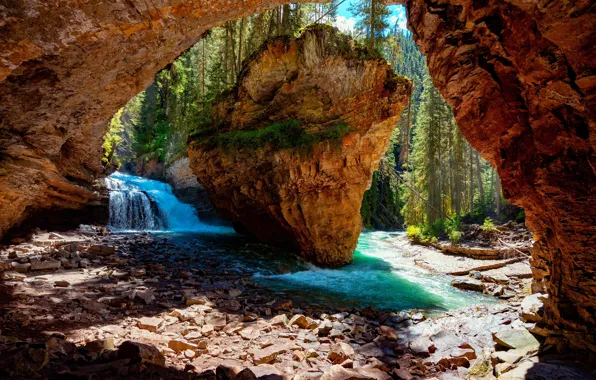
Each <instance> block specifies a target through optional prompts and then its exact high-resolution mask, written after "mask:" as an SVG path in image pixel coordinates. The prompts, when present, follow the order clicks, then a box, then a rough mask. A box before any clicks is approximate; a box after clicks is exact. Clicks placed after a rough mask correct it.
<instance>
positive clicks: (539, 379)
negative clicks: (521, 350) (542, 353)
mask: <svg viewBox="0 0 596 380" xmlns="http://www.w3.org/2000/svg"><path fill="white" fill-rule="evenodd" d="M544 379H569V380H590V379H593V377H592V376H591V375H589V374H588V373H586V372H585V371H583V370H581V369H579V368H577V367H569V366H564V365H559V364H550V363H540V362H539V363H534V362H531V361H525V362H522V363H520V364H518V365H517V366H516V368H513V369H511V370H510V371H508V372H505V373H503V374H502V375H501V376H499V380H544Z"/></svg>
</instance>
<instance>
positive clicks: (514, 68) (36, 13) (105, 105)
mask: <svg viewBox="0 0 596 380" xmlns="http://www.w3.org/2000/svg"><path fill="white" fill-rule="evenodd" d="M287 2H289V1H286V0H209V1H205V0H176V1H175V0H160V1H153V2H142V1H138V0H130V1H124V0H113V1H110V2H96V1H88V2H74V1H70V2H62V3H60V5H57V3H56V2H50V1H44V0H29V1H27V2H18V1H13V2H10V5H5V4H3V5H0V20H1V21H0V46H1V49H0V236H2V235H4V234H5V233H6V231H7V230H8V229H9V228H10V227H11V226H13V225H14V224H16V223H19V222H22V221H23V220H25V219H26V218H27V217H28V216H30V215H32V214H34V213H36V212H42V213H43V212H44V210H61V209H65V208H70V209H82V208H84V205H86V204H89V203H95V202H99V201H100V200H99V197H98V196H97V195H96V194H94V193H93V192H92V191H89V184H90V183H91V182H92V180H93V178H94V177H96V176H97V175H98V174H100V173H101V171H102V167H101V165H100V159H101V155H102V152H101V148H100V147H101V138H102V136H103V134H104V132H105V130H106V126H107V122H108V120H109V118H110V117H111V116H112V115H113V114H114V113H115V112H116V111H117V109H118V108H119V107H121V106H123V105H124V104H125V103H126V101H127V100H128V99H130V98H131V97H132V96H133V95H135V94H136V93H138V92H139V91H141V90H142V89H144V88H145V87H146V86H147V85H148V84H149V83H150V82H151V81H152V78H153V74H154V73H155V72H156V71H158V70H159V69H161V68H163V67H164V66H165V65H166V64H168V63H169V62H171V61H172V60H173V59H174V58H175V57H177V56H178V55H179V54H180V53H181V52H183V51H184V50H186V49H188V48H189V47H190V46H192V45H193V44H194V43H195V42H196V41H198V39H199V38H200V35H201V34H202V33H203V32H204V31H205V30H207V29H209V28H211V27H214V26H216V25H218V24H220V23H223V22H225V21H227V20H231V19H235V18H238V17H242V16H245V15H249V14H253V13H256V12H258V11H260V10H263V9H265V8H267V7H271V6H275V5H279V4H282V3H287ZM385 2H394V3H398V2H399V3H404V4H405V5H406V7H407V8H408V17H409V22H410V28H411V29H412V31H413V33H414V37H415V38H416V40H417V43H418V45H419V46H420V47H421V48H422V50H423V51H424V53H425V54H427V56H428V63H429V66H430V72H431V74H432V76H433V78H434V79H435V84H436V85H437V87H438V88H439V89H440V90H441V92H442V94H443V96H444V97H445V98H446V99H447V101H449V102H450V103H451V105H452V106H453V107H454V111H455V114H456V117H457V119H458V123H459V125H460V127H461V128H462V130H463V132H464V134H465V135H466V137H467V139H468V140H469V141H470V142H471V143H472V145H474V147H476V148H477V149H479V150H480V151H481V152H482V154H483V156H484V157H485V158H486V159H488V160H489V161H490V162H491V163H492V164H493V165H494V166H495V167H496V168H497V169H498V171H499V174H500V176H501V178H502V179H503V188H504V192H505V195H506V196H507V197H508V198H509V199H510V200H511V201H513V202H515V203H516V204H519V205H520V206H523V207H524V208H525V209H526V210H527V215H528V222H529V224H530V226H531V229H532V231H533V232H534V234H535V237H536V239H537V240H538V243H537V244H536V246H535V248H534V250H533V266H534V276H535V278H536V285H537V287H538V288H541V289H546V290H547V291H548V293H549V294H550V295H551V298H549V300H548V302H547V303H546V308H547V310H546V320H547V321H549V323H550V325H551V327H553V328H554V329H562V330H564V331H566V334H567V336H568V337H570V341H571V342H573V343H574V344H577V345H579V346H582V347H586V346H587V345H588V344H591V346H590V347H592V350H595V348H594V347H595V346H596V337H594V331H596V317H595V315H596V287H595V286H594V275H595V273H596V260H595V257H596V252H595V248H594V247H595V246H596V244H595V243H596V241H595V236H596V231H595V228H596V227H595V226H596V176H595V174H594V171H595V169H594V168H596V159H595V154H594V150H595V148H594V146H595V139H596V137H595V136H596V127H595V126H594V123H595V120H596V117H595V114H594V113H595V112H596V111H595V110H596V106H595V105H594V92H595V91H594V88H595V86H596V78H595V75H594V72H595V67H596V62H595V61H596V51H595V49H596V44H595V43H594V41H596V36H595V35H594V34H595V33H596V25H595V24H596V20H595V17H594V13H593V1H591V0H573V1H571V0H569V1H539V0H536V1H527V0H474V1H472V0H440V1H439V0H433V1H431V0H387V1H385ZM5 3H6V2H5Z"/></svg>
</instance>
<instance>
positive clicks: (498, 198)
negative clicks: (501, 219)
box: [495, 173, 501, 215]
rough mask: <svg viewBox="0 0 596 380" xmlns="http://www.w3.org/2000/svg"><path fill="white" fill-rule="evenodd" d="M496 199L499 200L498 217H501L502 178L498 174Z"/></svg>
mask: <svg viewBox="0 0 596 380" xmlns="http://www.w3.org/2000/svg"><path fill="white" fill-rule="evenodd" d="M495 199H496V200H497V215H501V177H499V173H497V184H496V186H495Z"/></svg>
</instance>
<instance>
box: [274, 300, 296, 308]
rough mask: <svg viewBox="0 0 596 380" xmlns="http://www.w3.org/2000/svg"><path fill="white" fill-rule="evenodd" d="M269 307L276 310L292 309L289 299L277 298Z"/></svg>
mask: <svg viewBox="0 0 596 380" xmlns="http://www.w3.org/2000/svg"><path fill="white" fill-rule="evenodd" d="M271 308H272V309H273V310H276V311H280V310H292V301H291V300H277V301H275V302H274V303H273V305H271Z"/></svg>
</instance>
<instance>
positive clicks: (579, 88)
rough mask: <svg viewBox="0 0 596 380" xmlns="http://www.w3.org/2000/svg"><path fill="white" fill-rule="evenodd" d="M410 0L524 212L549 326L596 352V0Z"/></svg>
mask: <svg viewBox="0 0 596 380" xmlns="http://www.w3.org/2000/svg"><path fill="white" fill-rule="evenodd" d="M404 3H405V5H406V7H407V12H408V20H409V27H410V30H411V31H412V32H413V36H414V38H415V40H416V43H417V44H418V46H419V47H420V48H421V50H422V52H423V53H424V54H425V55H426V56H427V62H428V66H429V70H430V73H431V75H432V77H433V80H434V83H435V85H436V86H437V88H438V89H439V90H440V91H441V93H442V95H443V97H444V98H445V99H446V100H447V101H448V102H449V103H450V104H451V105H452V106H453V111H454V114H455V117H456V119H457V122H458V125H459V126H460V128H461V130H462V132H463V133H464V135H465V136H466V138H467V140H468V141H469V142H470V143H471V145H472V146H473V147H474V148H476V149H477V150H478V151H480V153H481V154H482V156H483V157H484V158H485V159H487V160H488V161H489V162H490V163H491V165H493V166H494V167H495V168H497V170H498V172H499V176H500V177H501V180H502V184H503V192H504V195H505V197H506V198H507V199H508V200H509V201H511V202H513V203H515V204H517V205H519V206H521V207H523V208H524V209H525V210H526V216H527V224H528V226H529V227H530V229H531V230H532V232H533V234H534V238H535V240H536V244H535V245H534V247H533V248H532V259H531V265H532V271H533V274H534V291H542V292H548V293H549V295H550V298H549V300H548V301H547V302H546V304H545V306H546V316H547V320H548V323H549V327H550V329H551V330H553V332H554V333H555V334H558V333H560V332H561V330H564V332H565V334H564V335H565V336H566V338H568V339H567V342H566V343H568V344H570V345H571V346H574V347H575V348H590V349H591V350H592V351H596V345H595V335H594V334H596V280H595V275H596V175H595V169H596V156H595V155H594V151H595V141H596V125H595V123H596V119H595V117H594V116H595V112H596V105H595V104H594V94H595V88H596V76H595V73H594V68H595V67H596V65H595V63H596V43H595V42H596V16H595V15H594V11H595V10H596V5H595V3H594V2H593V1H586V0H577V1H531V2H530V1H524V0H501V1H496V0H476V1H471V0H442V1H431V0H407V1H405V2H404ZM555 341H556V339H555V338H554V337H553V338H551V339H550V340H549V341H547V343H548V342H552V343H554V342H555Z"/></svg>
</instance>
